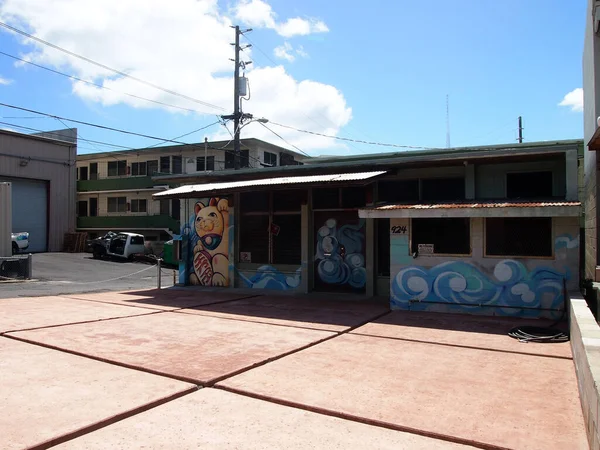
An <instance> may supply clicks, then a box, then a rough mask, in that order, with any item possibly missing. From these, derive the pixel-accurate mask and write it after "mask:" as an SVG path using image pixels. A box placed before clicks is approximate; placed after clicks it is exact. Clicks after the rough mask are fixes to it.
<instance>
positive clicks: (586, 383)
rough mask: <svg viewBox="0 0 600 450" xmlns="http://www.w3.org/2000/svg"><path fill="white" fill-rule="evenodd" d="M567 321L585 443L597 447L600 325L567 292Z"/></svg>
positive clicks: (599, 440) (576, 297)
mask: <svg viewBox="0 0 600 450" xmlns="http://www.w3.org/2000/svg"><path fill="white" fill-rule="evenodd" d="M569 320H570V331H571V349H572V352H573V363H574V364H575V370H576V374H577V385H578V387H579V398H580V400H581V408H582V411H583V418H584V421H585V425H586V432H587V436H588V442H589V444H590V449H592V450H599V449H600V434H599V433H598V410H599V408H600V403H599V401H600V393H599V392H598V389H599V384H600V326H598V323H597V322H596V319H595V318H594V316H593V315H592V313H591V312H590V310H589V308H588V307H587V304H586V302H585V300H584V299H583V298H582V297H581V296H580V295H578V294H573V295H571V302H570V314H569Z"/></svg>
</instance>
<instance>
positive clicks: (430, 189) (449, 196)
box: [421, 178, 465, 202]
mask: <svg viewBox="0 0 600 450" xmlns="http://www.w3.org/2000/svg"><path fill="white" fill-rule="evenodd" d="M464 199H465V179H464V178H430V179H425V180H421V200H422V201H424V202H439V201H456V200H464Z"/></svg>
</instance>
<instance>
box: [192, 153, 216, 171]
mask: <svg viewBox="0 0 600 450" xmlns="http://www.w3.org/2000/svg"><path fill="white" fill-rule="evenodd" d="M201 163H202V167H203V168H202V169H199V168H198V167H200V164H201ZM207 163H208V167H207ZM214 170H215V157H214V156H213V155H211V156H207V157H206V158H205V157H204V156H196V172H204V171H206V172H208V171H214Z"/></svg>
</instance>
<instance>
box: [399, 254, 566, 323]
mask: <svg viewBox="0 0 600 450" xmlns="http://www.w3.org/2000/svg"><path fill="white" fill-rule="evenodd" d="M568 278H569V274H568V273H560V272H558V271H556V270H554V269H550V268H544V267H538V268H536V269H534V270H533V271H531V272H528V271H527V268H526V267H525V266H524V265H523V264H521V263H520V262H518V261H514V260H504V261H500V262H499V263H498V264H496V266H495V268H494V274H493V278H491V277H489V276H487V275H486V274H484V273H482V272H481V271H480V270H479V269H478V268H477V267H475V266H474V265H472V264H469V263H466V262H462V261H450V262H446V263H443V264H440V265H438V266H435V267H432V268H429V269H427V268H423V267H416V266H411V267H407V268H404V269H402V270H400V271H399V272H398V274H397V275H396V276H395V278H394V280H393V282H392V293H391V294H392V295H391V307H392V309H414V310H427V309H430V308H431V307H432V305H433V304H432V303H430V304H427V302H442V303H445V304H447V305H448V306H452V307H453V309H455V308H457V307H458V308H464V309H472V307H473V306H477V307H479V306H485V305H494V306H498V307H500V312H501V314H504V315H519V316H523V315H531V316H537V315H539V314H538V313H536V312H535V311H533V310H530V309H529V308H532V309H534V308H545V309H548V308H549V309H561V308H562V307H563V302H564V294H563V283H564V280H565V279H568ZM438 306H439V305H438ZM502 307H505V308H502ZM512 307H526V308H528V309H527V310H526V312H525V313H524V312H523V310H521V309H518V308H512ZM528 311H529V312H528Z"/></svg>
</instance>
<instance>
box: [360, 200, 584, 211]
mask: <svg viewBox="0 0 600 450" xmlns="http://www.w3.org/2000/svg"><path fill="white" fill-rule="evenodd" d="M556 206H581V202H560V201H556V202H499V201H490V202H469V203H434V204H417V205H406V204H399V205H384V206H378V207H375V208H365V209H370V210H372V211H390V210H394V209H419V210H420V209H458V208H549V207H556Z"/></svg>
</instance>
